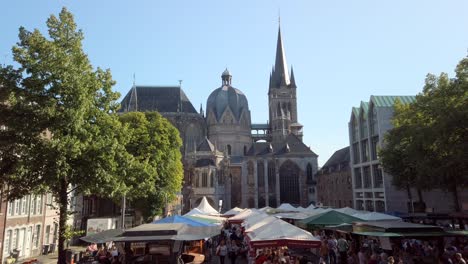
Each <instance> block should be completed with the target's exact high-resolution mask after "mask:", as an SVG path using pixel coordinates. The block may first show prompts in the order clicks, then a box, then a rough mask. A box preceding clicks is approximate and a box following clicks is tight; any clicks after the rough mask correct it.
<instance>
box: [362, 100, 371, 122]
mask: <svg viewBox="0 0 468 264" xmlns="http://www.w3.org/2000/svg"><path fill="white" fill-rule="evenodd" d="M361 109H362V111H364V117H366V118H367V110H369V102H364V101H361Z"/></svg>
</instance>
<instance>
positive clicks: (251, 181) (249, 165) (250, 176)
mask: <svg viewBox="0 0 468 264" xmlns="http://www.w3.org/2000/svg"><path fill="white" fill-rule="evenodd" d="M247 184H248V185H250V186H252V185H254V184H255V182H254V164H253V162H252V161H249V162H248V163H247Z"/></svg>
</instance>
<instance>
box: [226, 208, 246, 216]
mask: <svg viewBox="0 0 468 264" xmlns="http://www.w3.org/2000/svg"><path fill="white" fill-rule="evenodd" d="M243 210H244V209H242V208H239V207H234V208H232V209H231V210H229V211H227V212H225V213H224V214H223V215H224V216H232V215H237V214H239V213H240V212H242V211H243Z"/></svg>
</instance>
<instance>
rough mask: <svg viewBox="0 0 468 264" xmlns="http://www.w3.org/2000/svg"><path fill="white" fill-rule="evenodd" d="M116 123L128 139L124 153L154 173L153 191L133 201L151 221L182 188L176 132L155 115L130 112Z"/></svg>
mask: <svg viewBox="0 0 468 264" xmlns="http://www.w3.org/2000/svg"><path fill="white" fill-rule="evenodd" d="M120 120H121V122H122V123H123V124H125V125H126V127H127V131H128V133H129V135H130V140H129V142H128V143H127V145H126V149H127V151H128V152H129V153H131V154H132V155H133V156H134V157H136V158H137V159H139V160H140V161H141V162H144V163H145V164H147V166H148V167H151V168H152V170H153V171H154V175H155V184H156V185H155V186H157V189H155V190H154V191H152V192H151V194H150V195H149V196H148V197H145V199H138V198H137V199H134V200H133V204H134V205H135V206H137V207H138V209H141V211H142V212H143V214H144V216H145V217H146V218H151V217H153V216H155V215H157V214H160V213H162V210H161V208H162V207H163V206H164V204H165V203H166V201H171V200H173V199H174V198H175V193H176V192H178V191H180V189H181V186H182V177H183V168H182V161H181V160H182V156H181V153H180V147H181V146H182V141H181V139H180V137H179V131H178V130H177V129H176V128H175V127H174V126H172V124H171V123H170V122H169V121H168V120H167V119H165V118H164V117H162V116H161V115H160V114H159V113H157V112H146V113H141V112H130V113H126V114H123V115H121V116H120ZM136 191H138V190H136ZM136 197H138V196H136Z"/></svg>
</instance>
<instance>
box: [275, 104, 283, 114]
mask: <svg viewBox="0 0 468 264" xmlns="http://www.w3.org/2000/svg"><path fill="white" fill-rule="evenodd" d="M276 111H277V116H278V117H279V116H282V115H281V104H280V103H278V106H277V107H276Z"/></svg>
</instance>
